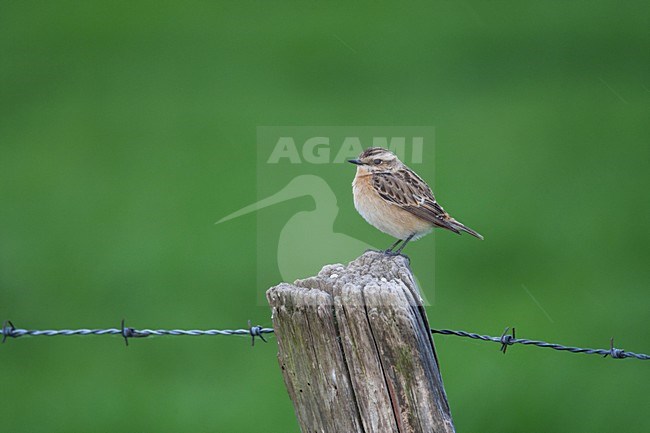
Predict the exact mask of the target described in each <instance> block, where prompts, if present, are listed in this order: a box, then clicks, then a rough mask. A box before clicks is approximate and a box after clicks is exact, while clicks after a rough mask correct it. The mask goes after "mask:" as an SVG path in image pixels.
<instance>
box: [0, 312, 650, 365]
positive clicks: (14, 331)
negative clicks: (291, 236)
mask: <svg viewBox="0 0 650 433" xmlns="http://www.w3.org/2000/svg"><path fill="white" fill-rule="evenodd" d="M509 329H510V328H506V329H505V331H503V334H501V336H500V337H491V336H489V335H481V334H476V333H474V332H467V331H455V330H452V329H430V331H431V333H432V334H440V335H452V336H456V337H465V338H471V339H474V340H479V341H492V342H494V343H499V344H500V345H501V347H500V349H499V350H500V351H501V352H502V353H504V354H505V353H506V350H507V349H508V346H512V345H514V344H523V345H532V346H536V347H543V348H548V349H553V350H559V351H565V352H569V353H584V354H586V355H602V356H604V357H608V356H609V357H611V358H614V359H624V358H634V359H640V360H650V355H646V354H643V353H634V352H628V351H625V350H623V349H618V348H616V347H614V338H613V337H612V338H611V339H610V342H609V349H591V348H581V347H574V346H564V345H562V344H557V343H547V342H545V341H539V340H529V339H525V338H516V336H515V328H512V332H511V333H510V334H508V331H509ZM1 331H2V342H3V343H4V342H5V341H6V340H7V338H19V337H25V336H30V337H55V336H75V335H77V336H89V335H120V336H121V337H122V338H124V342H125V343H126V345H127V346H128V345H129V339H130V338H144V337H152V336H178V337H200V336H215V335H250V337H251V345H252V346H255V338H258V337H259V338H260V339H261V340H262V341H264V342H265V343H266V342H267V340H266V339H265V338H264V334H273V333H274V332H275V331H274V330H273V328H264V327H262V326H259V325H257V326H251V322H250V320H249V321H248V328H246V329H135V328H130V327H127V326H126V325H125V322H124V320H122V322H121V324H120V327H119V328H107V329H86V328H81V329H43V330H39V329H21V328H16V327H15V326H14V324H13V323H12V322H11V321H10V320H7V321H5V322H4V323H3V325H2V330H1Z"/></svg>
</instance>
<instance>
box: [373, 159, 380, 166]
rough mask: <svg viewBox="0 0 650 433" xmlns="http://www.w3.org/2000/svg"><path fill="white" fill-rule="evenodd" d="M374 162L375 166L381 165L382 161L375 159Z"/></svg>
mask: <svg viewBox="0 0 650 433" xmlns="http://www.w3.org/2000/svg"><path fill="white" fill-rule="evenodd" d="M373 162H374V163H375V165H379V164H381V159H375V160H374V161H373Z"/></svg>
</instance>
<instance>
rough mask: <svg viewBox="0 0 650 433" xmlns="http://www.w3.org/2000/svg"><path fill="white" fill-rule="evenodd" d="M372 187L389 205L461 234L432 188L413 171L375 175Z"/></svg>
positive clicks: (404, 170)
mask: <svg viewBox="0 0 650 433" xmlns="http://www.w3.org/2000/svg"><path fill="white" fill-rule="evenodd" d="M372 186H373V187H374V188H375V191H377V193H378V194H379V195H380V196H381V197H382V198H384V199H385V200H386V201H388V202H389V203H392V204H394V205H397V206H399V207H401V208H402V209H404V210H405V211H408V212H410V213H412V214H413V215H415V216H417V217H418V218H422V219H423V220H425V221H429V222H430V223H431V224H434V225H436V226H438V227H442V228H445V229H447V230H451V231H452V232H455V233H460V232H459V231H458V229H457V228H456V227H454V225H452V223H451V222H450V221H453V218H451V217H450V216H449V214H448V213H447V212H445V210H444V209H443V208H442V206H440V205H439V204H438V202H437V201H436V198H435V197H434V196H433V192H432V191H431V188H429V186H428V185H427V184H426V182H424V181H423V180H422V179H420V177H419V176H418V175H417V174H415V173H413V172H412V171H410V170H406V169H402V170H398V171H396V172H392V173H375V174H374V175H373V176H372Z"/></svg>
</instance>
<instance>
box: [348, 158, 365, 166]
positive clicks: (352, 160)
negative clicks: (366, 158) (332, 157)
mask: <svg viewBox="0 0 650 433" xmlns="http://www.w3.org/2000/svg"><path fill="white" fill-rule="evenodd" d="M348 162H350V163H352V164H356V165H363V162H361V161H359V160H358V159H348Z"/></svg>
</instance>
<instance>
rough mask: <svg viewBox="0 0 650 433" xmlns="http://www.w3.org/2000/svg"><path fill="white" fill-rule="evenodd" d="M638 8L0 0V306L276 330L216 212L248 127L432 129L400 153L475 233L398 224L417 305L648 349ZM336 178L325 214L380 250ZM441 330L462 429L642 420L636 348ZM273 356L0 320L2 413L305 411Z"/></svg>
mask: <svg viewBox="0 0 650 433" xmlns="http://www.w3.org/2000/svg"><path fill="white" fill-rule="evenodd" d="M649 24H650V7H649V6H648V3H647V2H641V1H632V2H625V3H620V2H614V1H596V2H582V1H575V2H537V3H534V4H533V3H521V2H514V1H493V2H476V1H461V2H435V3H421V2H412V3H408V4H397V3H389V2H381V3H374V2H373V3H371V2H359V3H354V4H345V3H339V2H337V3H329V4H321V3H312V2H295V3H293V2H292V3H281V4H279V3H268V2H244V3H235V2H198V1H197V2H185V3H182V2H162V1H161V2H153V1H140V2H126V1H114V2H108V3H106V2H96V1H84V2H81V1H57V2H45V1H41V2H36V1H25V2H17V1H8V0H3V1H0V319H3V320H4V319H7V318H9V319H12V320H13V321H14V322H15V323H16V325H17V326H19V327H26V328H48V327H50V328H63V327H69V328H75V327H109V326H117V325H118V323H119V320H120V319H121V318H122V317H125V318H126V319H127V320H128V322H127V323H128V324H129V325H131V326H134V327H145V326H148V327H199V328H208V327H242V326H245V321H246V319H249V318H250V319H252V320H253V322H255V323H260V324H263V325H269V324H270V317H269V311H268V309H267V308H265V307H264V306H261V305H259V303H258V302H257V297H256V293H257V291H258V290H261V289H264V288H265V287H268V286H271V285H273V284H275V283H277V275H276V274H273V273H270V274H269V275H268V281H266V284H265V286H264V287H256V284H258V281H257V280H258V279H257V274H256V269H258V268H257V264H256V263H255V254H254V253H253V252H254V251H255V249H256V248H257V246H256V240H257V236H256V233H255V231H256V224H255V218H256V216H254V215H251V216H249V217H246V218H240V219H238V220H233V221H232V222H231V223H229V224H230V225H229V226H228V227H226V226H215V225H214V224H213V223H214V221H216V220H217V219H219V218H220V217H222V216H224V215H226V214H227V213H230V212H232V211H234V210H236V209H239V208H241V207H243V206H245V205H247V204H249V203H251V202H252V201H254V200H255V198H256V169H255V159H256V144H255V140H256V128H257V127H258V126H260V125H388V126H390V125H432V126H434V127H435V128H436V148H435V154H433V155H432V154H425V156H426V159H425V161H424V164H423V165H422V166H421V167H420V168H418V171H419V172H420V174H421V175H422V176H423V177H424V178H426V179H434V178H435V184H436V193H437V194H438V196H439V197H440V199H441V202H442V203H443V205H445V206H446V207H447V208H448V209H449V210H450V211H453V212H454V213H456V214H458V216H459V218H460V217H461V216H462V220H463V221H465V222H467V223H468V225H470V226H472V227H475V228H476V229H477V230H479V231H480V232H482V234H483V235H485V237H486V240H485V242H483V243H478V241H476V240H475V239H472V238H470V237H468V236H465V237H462V238H458V237H456V236H452V235H451V234H449V235H447V234H444V233H441V234H438V235H437V236H436V237H435V242H434V240H433V238H430V239H429V238H425V239H423V240H422V241H419V242H417V243H415V244H413V245H411V246H409V254H410V256H411V258H412V261H413V267H414V270H415V271H416V272H417V271H418V268H420V269H425V268H427V267H429V266H431V261H432V257H435V269H436V273H435V278H434V279H433V280H431V279H423V280H422V284H423V288H424V290H425V292H427V290H428V289H427V287H429V288H431V287H435V303H434V304H433V305H432V306H431V307H430V308H429V315H430V319H431V321H432V324H433V326H437V327H446V328H456V329H459V328H460V329H466V330H471V331H478V332H482V333H490V334H493V335H494V334H499V333H500V331H501V330H502V329H503V328H504V327H505V326H506V325H510V326H512V325H515V326H516V327H517V329H518V331H519V332H518V334H519V335H521V336H525V337H529V338H539V339H546V340H548V341H554V342H562V343H566V344H575V345H583V346H591V347H606V346H607V344H608V339H609V337H610V336H616V338H617V340H616V342H617V346H619V347H622V348H625V349H628V350H632V351H638V352H645V353H647V352H649V351H650V328H649V327H648V319H649V318H650V317H649V316H650V314H649V311H650V309H649V306H650V291H649V290H648V286H649V283H650V267H649V266H648V260H649V258H650V246H649V245H650V243H649V241H650V230H648V225H649V223H650V201H649V200H648V187H649V186H650V170H649V168H650V167H649V161H650V146H648V137H649V136H650V122H649V121H648V119H649V115H650V80H649V79H648V77H649V73H650V57H649V56H648V53H649V52H650V33H649V32H648V28H649V27H650V26H649ZM434 167H435V176H434ZM345 168H346V169H347V167H345ZM340 169H341V166H336V165H332V170H340ZM350 180H351V172H350V171H349V170H346V171H345V174H341V175H340V182H338V183H336V182H334V183H332V185H331V186H332V188H333V189H334V190H335V191H336V193H337V196H338V197H339V207H340V213H339V216H338V219H337V221H336V223H335V227H336V229H337V231H340V232H343V233H348V234H354V235H355V236H357V237H358V238H360V239H363V240H364V241H366V242H369V243H377V244H388V243H389V242H390V239H389V238H388V237H387V236H385V235H383V234H380V233H379V232H377V231H376V230H375V229H373V228H372V227H370V226H368V225H367V224H366V223H365V222H364V221H363V220H362V219H361V218H360V217H359V216H358V215H357V214H356V212H355V211H354V209H353V206H352V200H351V197H350V195H349V193H350V192H349V183H350ZM304 205H305V203H303V202H301V201H299V200H298V201H294V202H288V203H285V204H283V205H282V206H284V209H285V210H286V211H287V212H290V211H291V212H294V211H298V210H300V209H301V208H302V207H303V206H304ZM257 217H268V215H266V216H265V215H263V214H259V215H258V216H257ZM276 223H277V222H276ZM434 253H435V254H434ZM524 287H525V288H524ZM529 293H530V294H532V295H533V296H534V298H535V299H536V300H537V302H535V301H534V300H533V298H532V297H531V296H530V295H529ZM537 303H539V306H538V304H537ZM540 306H541V308H540ZM436 341H437V345H438V351H439V358H440V360H441V364H442V373H443V377H444V379H445V385H446V389H447V393H448V397H449V400H450V404H451V407H452V412H453V415H454V420H455V424H456V427H457V430H458V431H459V432H471V431H482V432H497V431H498V432H521V431H526V432H529V433H533V432H548V431H557V432H565V431H566V432H569V431H589V432H611V431H617V430H619V429H620V428H622V427H621V426H625V427H624V428H625V430H626V431H629V432H644V431H649V430H650V418H648V417H647V416H645V415H644V413H645V412H646V411H647V405H648V399H647V388H648V383H650V382H649V380H650V373H649V371H648V365H646V363H644V362H642V361H635V360H621V361H613V360H610V359H605V360H603V359H600V358H598V357H595V356H581V355H569V354H561V353H557V352H553V351H550V350H542V349H533V348H526V347H514V348H511V349H510V350H509V351H508V355H507V356H502V355H501V354H500V353H499V352H498V350H497V349H498V346H496V345H491V344H487V343H474V342H470V341H464V340H458V339H455V338H452V337H437V338H436ZM275 353H276V346H275V343H274V342H272V343H270V344H266V345H264V344H258V345H256V346H255V348H254V349H252V348H251V347H250V346H249V344H248V340H247V339H246V338H236V337H230V338H204V339H190V338H185V339H173V338H158V339H145V340H137V341H133V342H132V344H131V345H130V346H129V347H128V349H127V348H124V347H123V343H122V342H121V341H120V339H119V338H118V337H115V338H114V339H111V338H84V339H82V338H58V339H45V338H41V339H28V338H24V339H20V340H18V341H13V340H12V341H8V342H7V344H5V345H4V346H1V347H0V367H1V368H2V371H3V374H2V375H0V389H2V395H3V403H2V405H0V430H2V431H7V432H32V433H35V432H69V431H93V432H115V431H138V432H178V431H196V432H208V431H211V432H248V433H253V432H265V433H271V432H297V431H298V427H297V424H296V421H295V418H294V414H293V409H292V406H291V403H290V401H289V399H288V397H287V395H286V391H285V390H284V386H283V383H282V379H281V375H280V372H279V369H278V366H277V362H276V359H275Z"/></svg>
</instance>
